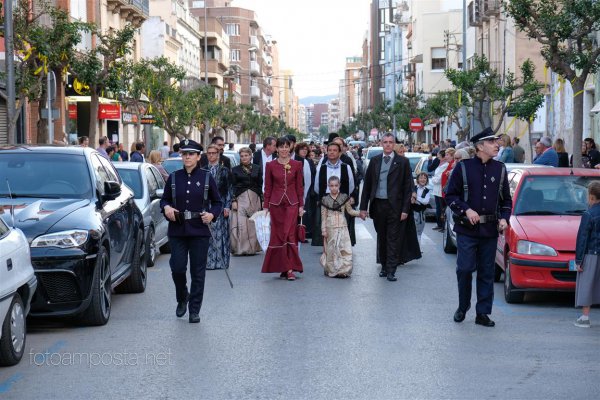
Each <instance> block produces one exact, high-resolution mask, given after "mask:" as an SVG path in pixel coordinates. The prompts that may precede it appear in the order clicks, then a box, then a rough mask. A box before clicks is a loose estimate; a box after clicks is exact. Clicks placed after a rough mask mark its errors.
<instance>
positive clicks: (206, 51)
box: [204, 0, 208, 85]
mask: <svg viewBox="0 0 600 400" xmlns="http://www.w3.org/2000/svg"><path fill="white" fill-rule="evenodd" d="M206 2H207V0H204V83H206V84H207V85H208V37H207V36H208V34H207V33H206V32H207V30H208V8H206Z"/></svg>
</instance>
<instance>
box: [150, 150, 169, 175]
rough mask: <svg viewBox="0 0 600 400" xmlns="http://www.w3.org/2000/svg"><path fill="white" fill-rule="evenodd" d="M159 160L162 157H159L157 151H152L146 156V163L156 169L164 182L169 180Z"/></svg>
mask: <svg viewBox="0 0 600 400" xmlns="http://www.w3.org/2000/svg"><path fill="white" fill-rule="evenodd" d="M161 159H162V157H161V155H160V151H158V150H152V151H151V152H150V154H148V161H149V162H150V164H152V165H154V166H155V167H156V169H157V170H158V172H160V175H161V176H162V177H163V179H164V180H165V182H166V181H167V179H169V173H168V172H167V170H166V169H165V167H163V166H162V163H161V162H160V161H161Z"/></svg>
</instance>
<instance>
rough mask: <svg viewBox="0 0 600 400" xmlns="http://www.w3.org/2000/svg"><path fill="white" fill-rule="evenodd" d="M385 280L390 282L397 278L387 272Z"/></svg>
mask: <svg viewBox="0 0 600 400" xmlns="http://www.w3.org/2000/svg"><path fill="white" fill-rule="evenodd" d="M387 280H388V281H390V282H396V281H397V280H398V278H396V277H395V276H394V274H392V273H389V274H387Z"/></svg>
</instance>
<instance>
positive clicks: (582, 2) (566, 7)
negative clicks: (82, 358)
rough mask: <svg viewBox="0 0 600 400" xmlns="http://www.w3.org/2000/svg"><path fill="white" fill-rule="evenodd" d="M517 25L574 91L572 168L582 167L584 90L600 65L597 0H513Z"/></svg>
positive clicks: (511, 12)
mask: <svg viewBox="0 0 600 400" xmlns="http://www.w3.org/2000/svg"><path fill="white" fill-rule="evenodd" d="M504 7H505V9H506V12H507V14H508V15H509V16H510V17H512V18H513V19H514V21H515V25H516V26H517V28H518V29H520V30H521V31H522V32H525V33H526V34H527V36H529V37H530V38H532V39H534V40H537V41H538V42H539V43H540V44H541V45H542V56H543V57H544V60H545V61H546V65H547V66H548V67H549V68H550V69H551V70H552V71H553V72H556V73H557V74H558V75H560V76H562V77H563V78H564V79H565V80H567V81H569V82H570V83H571V86H572V88H573V93H574V96H575V97H574V98H573V134H572V137H571V141H572V143H573V150H574V151H573V165H574V166H577V167H580V166H581V165H582V162H581V152H580V151H577V150H578V149H580V148H581V141H582V132H583V95H582V93H583V88H584V85H585V81H586V80H587V77H588V75H589V74H595V73H596V72H597V71H598V67H599V66H600V59H599V56H600V48H599V47H598V46H597V45H596V44H595V43H594V36H595V34H596V32H597V31H599V30H600V2H598V1H596V0H511V1H510V2H505V5H504Z"/></svg>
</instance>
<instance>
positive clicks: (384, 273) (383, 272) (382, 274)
mask: <svg viewBox="0 0 600 400" xmlns="http://www.w3.org/2000/svg"><path fill="white" fill-rule="evenodd" d="M386 276H387V272H385V271H384V270H381V271H379V277H380V278H385V277H386Z"/></svg>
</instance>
